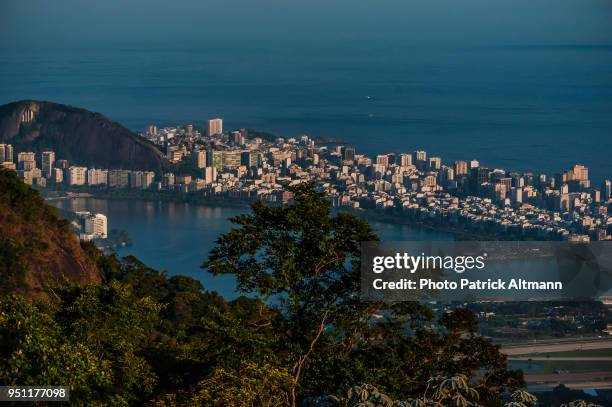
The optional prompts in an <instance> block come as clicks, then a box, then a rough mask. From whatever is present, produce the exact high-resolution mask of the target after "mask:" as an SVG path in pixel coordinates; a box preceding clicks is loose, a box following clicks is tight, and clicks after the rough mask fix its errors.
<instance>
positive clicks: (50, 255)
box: [0, 169, 101, 297]
mask: <svg viewBox="0 0 612 407" xmlns="http://www.w3.org/2000/svg"><path fill="white" fill-rule="evenodd" d="M0 231H1V233H0V279H2V284H0V293H7V292H19V293H23V294H25V295H28V296H30V297H46V296H48V295H49V287H52V286H54V285H57V284H65V283H76V284H91V283H99V282H100V281H101V276H100V273H99V272H98V270H97V268H96V266H95V265H94V263H93V262H92V260H91V259H90V258H89V257H88V256H87V255H86V254H85V252H84V251H83V249H82V248H81V246H80V244H79V241H78V239H77V237H76V235H75V234H74V233H72V232H71V231H70V229H69V227H68V222H67V221H65V220H62V219H60V218H59V217H58V215H57V211H56V210H55V208H52V207H51V206H49V205H47V204H46V203H45V202H44V200H43V198H42V197H41V196H40V194H39V193H38V192H36V191H35V190H33V189H31V188H30V187H29V186H27V185H26V184H24V183H23V182H22V181H21V180H20V179H19V178H18V177H17V175H16V174H15V173H14V172H12V171H8V170H1V169H0Z"/></svg>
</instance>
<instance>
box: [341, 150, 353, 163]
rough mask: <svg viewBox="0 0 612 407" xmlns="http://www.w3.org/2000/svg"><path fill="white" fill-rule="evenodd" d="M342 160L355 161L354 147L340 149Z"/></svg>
mask: <svg viewBox="0 0 612 407" xmlns="http://www.w3.org/2000/svg"><path fill="white" fill-rule="evenodd" d="M342 160H343V161H354V160H355V147H342Z"/></svg>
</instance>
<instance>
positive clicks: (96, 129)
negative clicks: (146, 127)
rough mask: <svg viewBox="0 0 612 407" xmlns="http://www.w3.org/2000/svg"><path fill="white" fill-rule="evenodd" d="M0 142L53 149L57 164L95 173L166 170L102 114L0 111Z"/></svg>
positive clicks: (33, 106)
mask: <svg viewBox="0 0 612 407" xmlns="http://www.w3.org/2000/svg"><path fill="white" fill-rule="evenodd" d="M0 142H2V143H10V144H13V145H14V147H15V148H16V149H17V150H20V151H23V150H27V151H34V152H40V151H42V150H44V149H52V150H54V151H55V152H56V158H57V159H67V160H69V161H70V163H76V164H81V165H86V166H96V167H99V168H111V169H112V168H123V169H134V170H149V171H155V172H158V173H159V172H161V171H163V170H165V169H166V168H169V166H170V165H169V163H168V162H167V161H166V159H165V158H164V156H163V154H162V153H161V152H160V151H159V150H158V149H157V148H156V147H155V146H154V145H152V144H150V143H149V142H147V141H146V140H144V139H142V138H141V137H138V135H136V134H134V133H133V132H131V131H130V130H128V129H126V128H125V127H123V126H121V125H120V124H118V123H116V122H113V121H111V120H110V119H108V118H106V117H104V116H103V115H101V114H100V113H94V112H90V111H88V110H85V109H79V108H75V107H71V106H66V105H60V104H57V103H51V102H40V101H34V100H23V101H19V102H14V103H9V104H6V105H2V106H0Z"/></svg>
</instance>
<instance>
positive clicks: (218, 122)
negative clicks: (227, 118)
mask: <svg viewBox="0 0 612 407" xmlns="http://www.w3.org/2000/svg"><path fill="white" fill-rule="evenodd" d="M207 132H208V133H207V134H208V136H213V135H215V134H222V133H223V120H222V119H210V120H209V121H208V129H207Z"/></svg>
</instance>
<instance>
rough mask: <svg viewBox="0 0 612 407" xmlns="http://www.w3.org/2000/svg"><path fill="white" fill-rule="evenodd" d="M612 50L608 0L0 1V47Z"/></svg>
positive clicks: (611, 18)
mask: <svg viewBox="0 0 612 407" xmlns="http://www.w3.org/2000/svg"><path fill="white" fill-rule="evenodd" d="M398 37H399V38H401V39H402V41H403V42H404V43H405V44H406V45H416V46H419V45H457V44H469V45H551V44H611V43H612V1H610V0H172V1H170V0H104V1H93V0H53V1H50V0H2V1H1V2H0V46H1V47H2V48H5V49H6V48H22V47H33V48H37V47H106V46H108V47H117V46H122V45H125V46H142V45H148V46H176V47H193V46H198V45H205V46H208V45H211V44H219V45H235V46H254V47H257V46H265V45H266V44H273V45H277V44H292V43H293V44H303V45H308V44H312V45H316V46H325V45H329V46H331V47H333V46H338V45H339V44H347V45H350V44H359V43H360V42H361V41H367V42H369V43H379V44H381V45H384V44H385V42H386V41H388V40H389V39H390V38H395V41H394V42H397V38H398Z"/></svg>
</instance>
